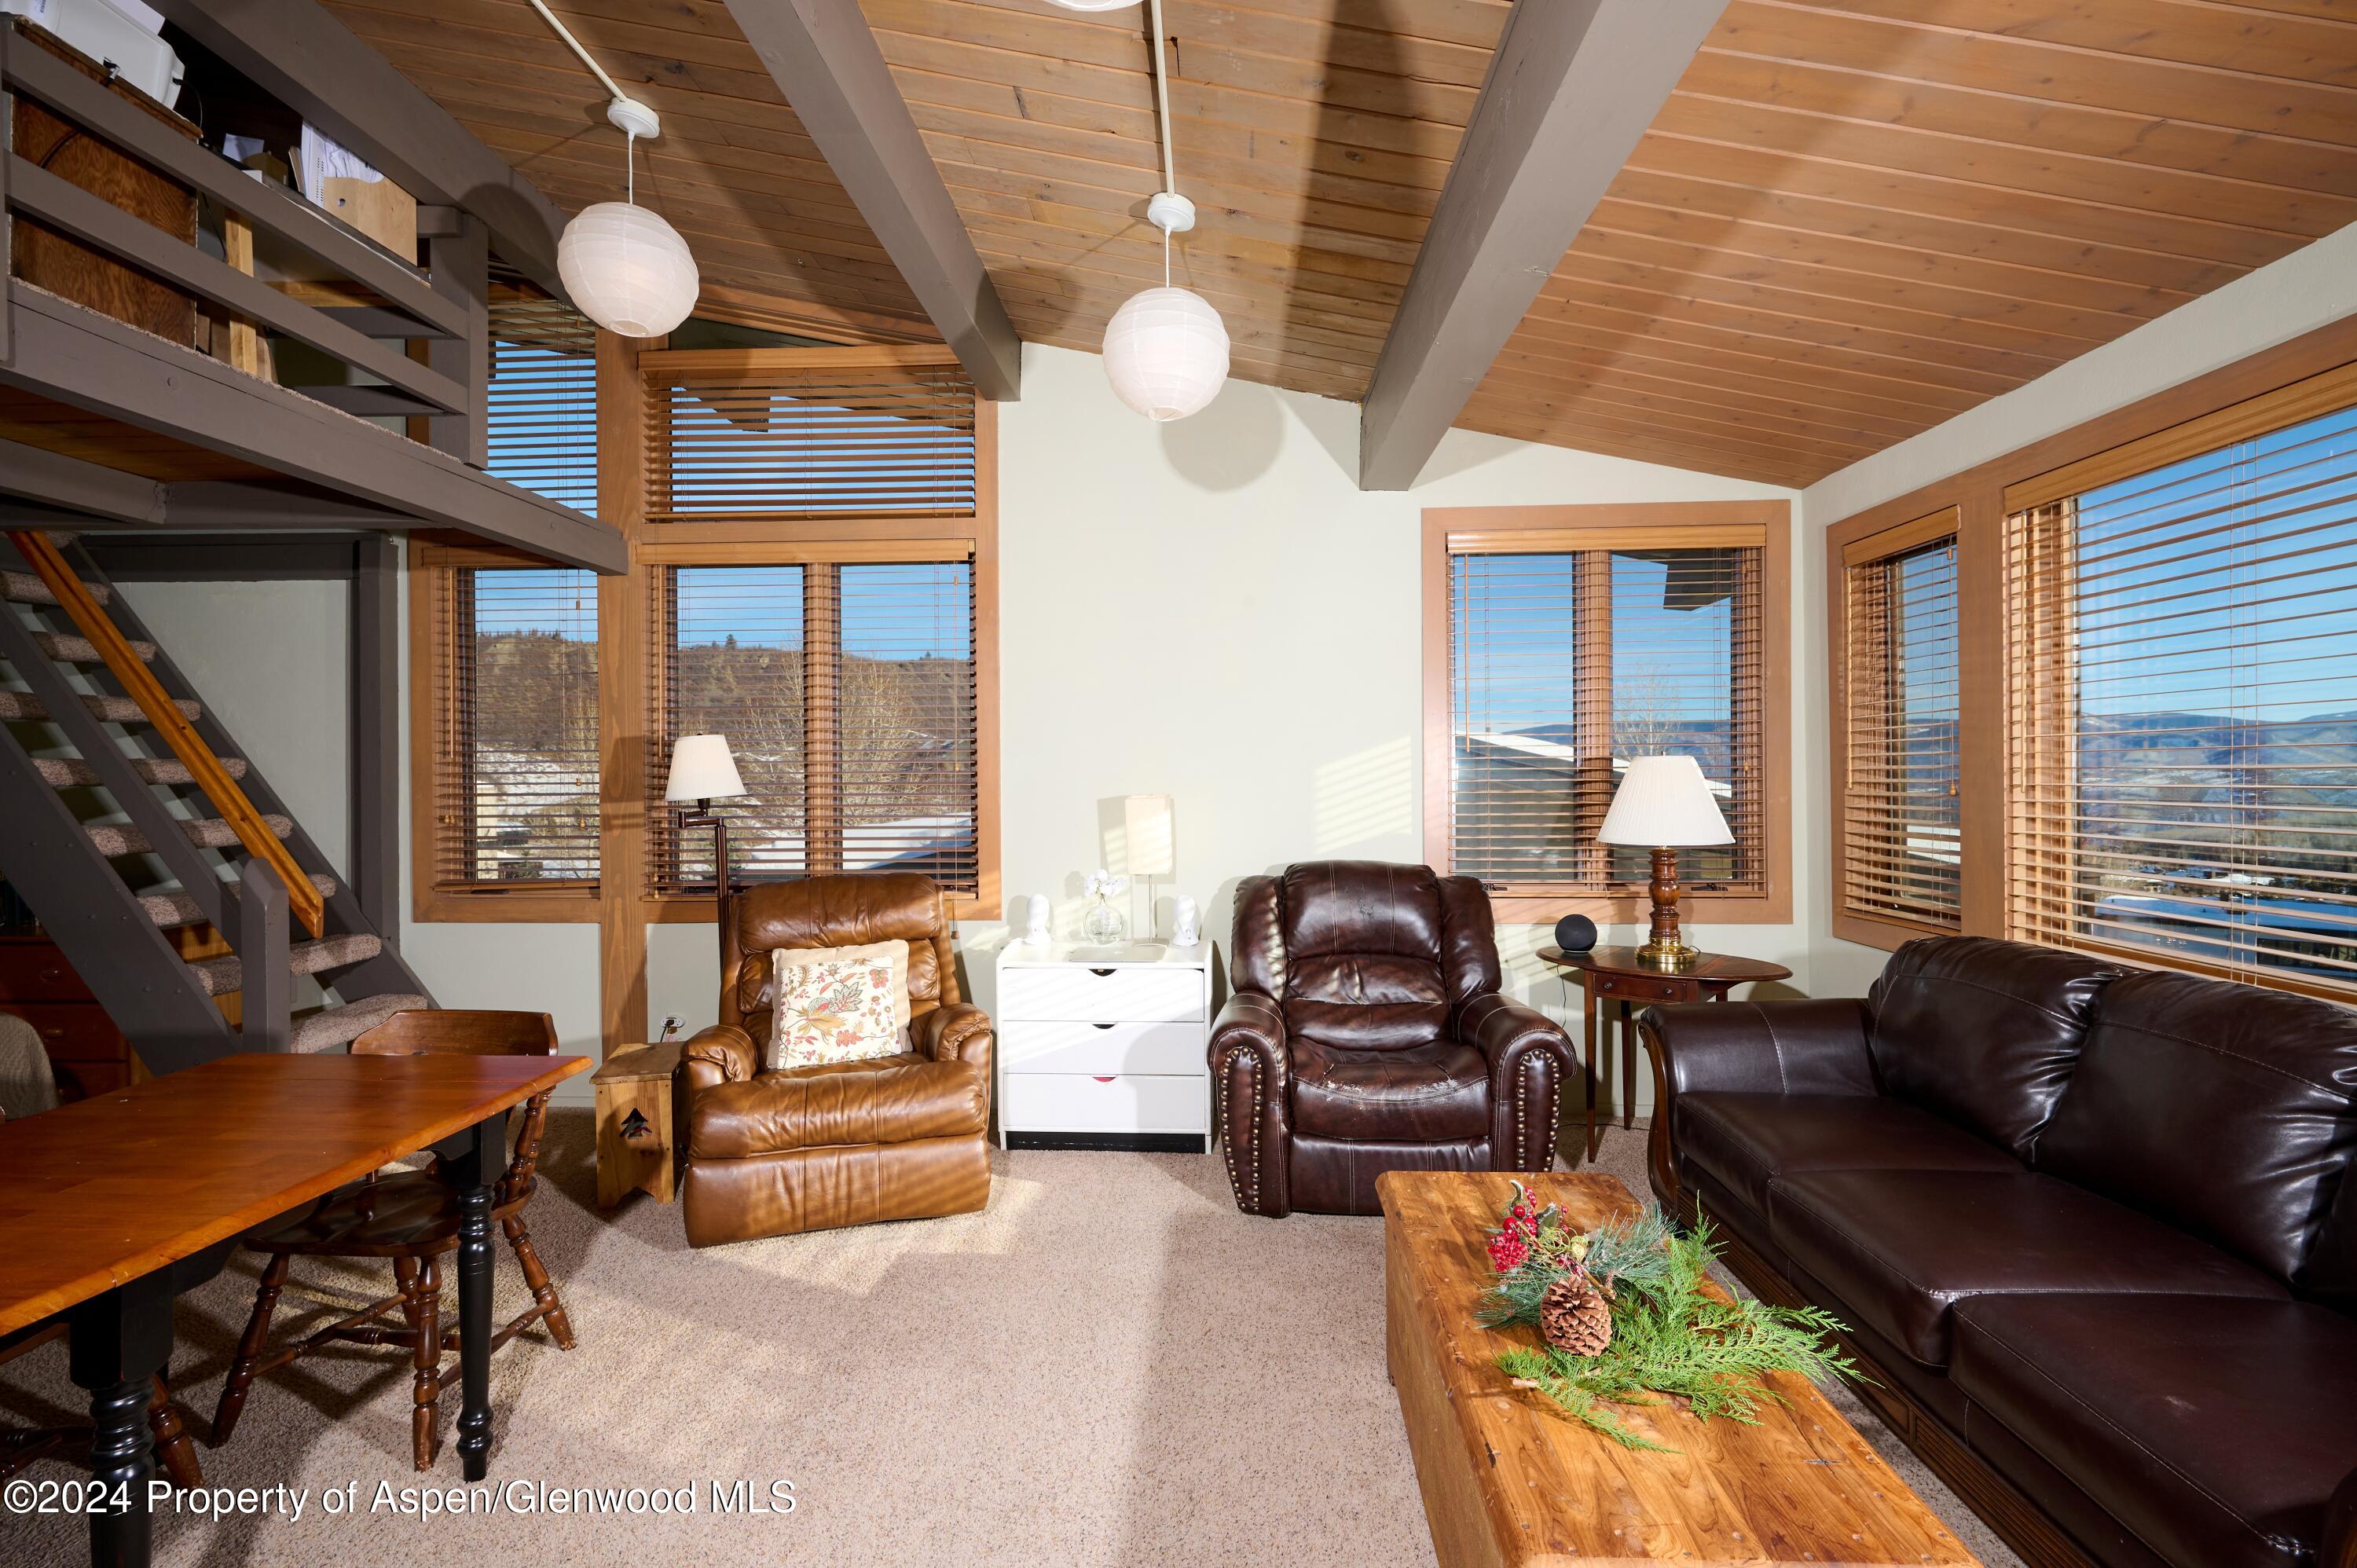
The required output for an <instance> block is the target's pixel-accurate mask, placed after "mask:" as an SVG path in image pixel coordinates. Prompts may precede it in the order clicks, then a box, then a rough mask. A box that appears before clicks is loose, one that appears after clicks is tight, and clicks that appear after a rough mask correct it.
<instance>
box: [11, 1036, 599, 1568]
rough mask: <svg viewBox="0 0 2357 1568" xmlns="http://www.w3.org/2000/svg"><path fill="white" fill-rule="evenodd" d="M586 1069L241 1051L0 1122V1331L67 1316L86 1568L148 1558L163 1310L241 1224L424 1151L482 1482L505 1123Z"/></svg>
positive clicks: (486, 1464) (466, 1424)
mask: <svg viewBox="0 0 2357 1568" xmlns="http://www.w3.org/2000/svg"><path fill="white" fill-rule="evenodd" d="M588 1067H589V1060H588V1058H586V1057H505V1056H500V1057H478V1056H459V1055H427V1056H408V1057H369V1056H361V1057H352V1056H344V1055H340V1054H338V1055H320V1056H296V1055H278V1054H265V1053H256V1054H251V1055H240V1056H231V1057H223V1058H219V1059H217V1060H214V1061H210V1062H206V1063H203V1064H201V1065H200V1066H198V1067H193V1068H189V1069H187V1070H185V1071H182V1072H176V1073H173V1074H171V1075H170V1076H168V1077H166V1078H160V1079H153V1080H151V1081H148V1082H145V1083H142V1084H138V1085H135V1086H134V1087H132V1088H129V1089H125V1090H119V1091H117V1092H114V1093H112V1094H104V1095H100V1096H97V1097H95V1098H93V1099H90V1100H84V1101H79V1102H77V1103H75V1104H72V1105H68V1106H64V1107H61V1108H59V1110H56V1111H51V1112H44V1113H43V1114H41V1115H38V1116H32V1117H27V1118H26V1119H24V1120H22V1121H18V1122H7V1123H5V1125H0V1334H5V1333H7V1332H9V1331H10V1330H12V1329H16V1328H19V1327H22V1326H26V1325H27V1324H32V1323H38V1322H40V1321H41V1320H43V1319H45V1318H48V1317H51V1316H55V1315H57V1314H59V1313H63V1314H65V1315H66V1321H67V1324H68V1331H69V1337H70V1360H71V1371H72V1376H73V1380H74V1381H75V1382H76V1383H77V1384H79V1385H80V1386H81V1387H82V1388H84V1389H87V1390H88V1391H90V1396H91V1419H92V1423H93V1424H94V1425H95V1427H96V1428H97V1432H96V1434H95V1435H94V1436H93V1438H92V1439H91V1469H92V1472H93V1479H94V1480H95V1481H96V1482H97V1483H98V1485H99V1487H100V1491H101V1501H100V1503H99V1505H98V1506H95V1507H93V1509H91V1514H90V1538H91V1562H92V1563H97V1564H100V1565H101V1568H118V1565H122V1568H132V1565H140V1564H145V1563H146V1562H147V1560H148V1553H149V1549H150V1545H151V1541H152V1539H153V1538H152V1530H151V1524H152V1521H151V1520H150V1518H149V1514H148V1509H147V1483H148V1480H149V1477H152V1476H153V1475H154V1473H155V1461H154V1457H153V1454H152V1452H151V1443H150V1439H149V1436H148V1433H147V1425H146V1412H147V1402H148V1398H149V1392H150V1380H151V1379H152V1378H153V1377H154V1375H155V1374H156V1372H158V1371H160V1370H161V1369H163V1367H164V1364H165V1362H166V1361H167V1359H169V1358H170V1355H171V1350H172V1303H173V1298H174V1297H175V1296H176V1295H177V1294H179V1293H180V1292H182V1291H185V1290H188V1289H191V1288H193V1287H194V1286H196V1285H199V1284H201V1283H204V1282H205V1281H206V1280H209V1279H210V1278H211V1277H212V1276H213V1275H214V1274H216V1273H219V1272H220V1270H221V1265H222V1264H223V1263H224V1262H227V1261H228V1258H229V1254H230V1252H231V1251H232V1250H233V1249H234V1248H235V1247H236V1245H237V1240H238V1238H239V1237H241V1236H242V1235H243V1234H244V1233H245V1232H246V1231H247V1230H251V1229H253V1227H254V1226H256V1225H259V1224H261V1223H263V1222H264V1221H265V1220H268V1219H274V1218H275V1217H276V1216H278V1215H281V1214H284V1213H285V1212H287V1211H288V1210H289V1209H293V1208H298V1207H300V1206H301V1205H303V1204H305V1203H307V1202H308V1201H310V1200H311V1199H313V1198H315V1197H319V1196H320V1195H322V1194H323V1193H327V1192H329V1191H331V1190H333V1189H334V1188H336V1187H339V1186H341V1185H343V1184H344V1183H345V1182H348V1181H354V1180H357V1179H359V1178H360V1177H361V1176H365V1175H366V1174H368V1173H369V1172H370V1171H372V1170H375V1169H377V1168H378V1167H379V1166H381V1165H386V1164H388V1163H390V1162H391V1161H393V1160H397V1159H399V1158H401V1157H402V1156H404V1155H412V1154H415V1153H418V1152H419V1151H421V1150H429V1149H430V1150H432V1151H433V1152H434V1153H435V1154H436V1155H438V1156H439V1158H440V1165H439V1167H438V1168H439V1169H440V1171H441V1174H442V1176H443V1178H444V1179H445V1180H447V1181H448V1182H449V1183H450V1184H451V1185H452V1186H453V1187H455V1188H456V1189H457V1196H458V1203H459V1216H460V1218H459V1233H458V1255H457V1275H458V1344H459V1354H458V1360H459V1385H460V1399H459V1413H458V1443H457V1447H458V1454H459V1458H460V1462H461V1468H462V1469H463V1470H464V1472H465V1475H466V1478H467V1479H468V1480H469V1481H479V1480H481V1479H482V1478H483V1477H484V1476H485V1475H486V1474H488V1473H489V1470H490V1450H491V1404H490V1345H491V1189H492V1187H493V1185H494V1184H495V1183H497V1182H498V1180H499V1178H500V1171H501V1169H502V1167H503V1165H504V1164H505V1161H506V1151H507V1113H508V1112H509V1111H510V1110H511V1109H512V1108H513V1107H515V1106H517V1105H520V1104H522V1103H523V1101H526V1100H529V1099H530V1098H532V1097H533V1095H535V1094H540V1093H543V1092H544V1091H545V1090H549V1089H552V1088H554V1086H555V1085H556V1084H558V1083H560V1082H562V1081H563V1080H564V1079H567V1078H570V1077H572V1076H573V1075H574V1074H576V1073H578V1072H583V1071H587V1069H588Z"/></svg>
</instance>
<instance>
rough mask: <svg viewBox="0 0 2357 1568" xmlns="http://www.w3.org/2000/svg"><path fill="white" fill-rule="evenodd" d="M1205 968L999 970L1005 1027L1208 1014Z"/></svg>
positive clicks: (1065, 966) (997, 1014) (998, 1011)
mask: <svg viewBox="0 0 2357 1568" xmlns="http://www.w3.org/2000/svg"><path fill="white" fill-rule="evenodd" d="M1203 984H1204V982H1203V972H1202V971H1201V970H1200V969H1191V968H1190V969H1156V968H1149V967H1147V966H1146V965H1142V964H1140V965H1132V966H1128V967H1122V966H1112V967H1107V968H1103V969H1091V968H1088V967H1086V966H1085V965H1082V964H1071V963H1060V964H1052V965H1048V966H1044V967H1040V968H1009V969H1002V970H1000V971H999V972H998V1005H997V1007H996V1009H994V1012H993V1015H994V1016H995V1017H996V1019H997V1020H998V1022H999V1023H1000V1025H1001V1026H1005V1025H1006V1024H1014V1023H1033V1022H1037V1023H1049V1024H1155V1023H1161V1022H1165V1021H1167V1020H1170V1019H1178V1018H1192V1019H1197V1020H1200V1019H1202V1018H1203V1017H1204V1004H1205V997H1204V994H1203Z"/></svg>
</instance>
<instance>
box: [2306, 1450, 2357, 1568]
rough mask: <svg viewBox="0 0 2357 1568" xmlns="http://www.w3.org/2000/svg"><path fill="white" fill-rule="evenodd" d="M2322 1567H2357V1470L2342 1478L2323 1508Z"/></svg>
mask: <svg viewBox="0 0 2357 1568" xmlns="http://www.w3.org/2000/svg"><path fill="white" fill-rule="evenodd" d="M2316 1561H2317V1563H2318V1564H2319V1568H2357V1470H2352V1471H2350V1472H2349V1474H2348V1475H2347V1476H2345V1477H2342V1478H2341V1485H2339V1486H2338V1487H2334V1488H2333V1490H2332V1500H2331V1501H2330V1503H2328V1504H2326V1505H2325V1509H2324V1541H2323V1546H2322V1550H2321V1551H2319V1552H2318V1553H2317V1558H2316Z"/></svg>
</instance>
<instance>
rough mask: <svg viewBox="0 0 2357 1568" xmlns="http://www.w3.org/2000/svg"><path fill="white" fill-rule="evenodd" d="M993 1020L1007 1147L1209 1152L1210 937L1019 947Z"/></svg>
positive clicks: (1004, 963)
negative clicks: (1172, 942) (1188, 941)
mask: <svg viewBox="0 0 2357 1568" xmlns="http://www.w3.org/2000/svg"><path fill="white" fill-rule="evenodd" d="M991 1022H992V1023H993V1025H995V1026H996V1033H997V1037H998V1040H997V1043H998V1050H997V1059H998V1084H997V1090H998V1095H997V1099H998V1136H999V1141H1000V1143H1002V1144H1005V1145H1006V1147H1007V1148H1010V1149H1158V1150H1165V1151H1182V1150H1183V1151H1189V1152H1192V1151H1197V1150H1208V1149H1210V1147H1211V1066H1210V1064H1209V1063H1208V1062H1206V1061H1205V1060H1204V1059H1203V1058H1204V1050H1205V1047H1207V1046H1208V1045H1209V1043H1210V1041H1211V943H1210V942H1199V943H1197V944H1196V945H1195V946H1194V947H1191V948H1174V947H1171V946H1169V945H1168V944H1167V943H1162V942H1137V943H1133V944H1131V945H1129V946H1126V947H1082V946H1080V945H1077V944H1074V943H1071V942H1022V941H1017V942H1013V943H1010V944H1008V945H1007V946H1006V948H1004V949H1002V950H1000V952H999V955H998V1000H997V1004H996V1006H995V1007H994V1008H993V1009H992V1010H991Z"/></svg>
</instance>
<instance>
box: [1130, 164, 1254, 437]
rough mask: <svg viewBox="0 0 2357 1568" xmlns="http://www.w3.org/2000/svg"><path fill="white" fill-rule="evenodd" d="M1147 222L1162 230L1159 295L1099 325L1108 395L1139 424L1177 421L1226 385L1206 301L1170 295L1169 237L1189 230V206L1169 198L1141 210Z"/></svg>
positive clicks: (1218, 333)
mask: <svg viewBox="0 0 2357 1568" xmlns="http://www.w3.org/2000/svg"><path fill="white" fill-rule="evenodd" d="M1146 219H1147V220H1148V221H1149V222H1151V223H1153V225H1154V226H1155V227H1156V228H1157V229H1159V230H1161V231H1162V275H1163V278H1164V280H1165V281H1164V283H1163V285H1162V286H1161V287H1160V288H1149V289H1146V290H1145V291H1144V292H1142V293H1139V294H1134V295H1130V297H1129V298H1128V300H1127V301H1126V302H1125V303H1124V304H1123V306H1122V307H1121V308H1120V309H1119V310H1116V311H1114V313H1113V319H1112V320H1111V321H1109V322H1107V323H1106V324H1105V335H1104V368H1105V379H1106V380H1108V381H1111V382H1112V383H1113V391H1114V396H1115V397H1118V398H1119V399H1121V401H1122V402H1124V403H1127V404H1128V405H1129V406H1130V407H1131V408H1133V409H1135V410H1136V411H1137V412H1138V413H1142V414H1144V415H1146V418H1148V419H1151V420H1154V421H1156V422H1157V423H1160V422H1163V421H1167V420H1172V419H1184V418H1186V417H1187V416H1188V415H1189V414H1190V413H1198V412H1200V410H1201V409H1202V407H1203V406H1204V404H1206V403H1210V402H1211V400H1212V399H1213V398H1215V397H1217V396H1219V395H1220V388H1221V387H1222V385H1224V384H1225V383H1226V381H1227V379H1228V328H1227V326H1226V324H1225V323H1224V322H1222V320H1221V319H1220V313H1219V312H1218V311H1216V310H1214V309H1212V308H1211V302H1210V301H1208V300H1206V299H1205V298H1204V297H1203V296H1202V295H1200V294H1196V293H1195V292H1193V291H1192V290H1190V289H1183V288H1174V287H1172V286H1171V285H1170V284H1169V282H1168V278H1169V276H1170V236H1171V235H1172V234H1174V233H1183V232H1184V231H1187V230H1189V229H1191V228H1193V227H1194V226H1195V205H1194V203H1193V202H1190V201H1189V200H1188V199H1186V198H1185V197H1183V196H1179V195H1178V194H1176V193H1175V192H1172V191H1167V190H1166V191H1161V192H1158V193H1157V195H1155V196H1154V198H1153V199H1151V200H1149V201H1147V202H1146Z"/></svg>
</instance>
